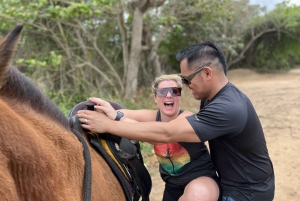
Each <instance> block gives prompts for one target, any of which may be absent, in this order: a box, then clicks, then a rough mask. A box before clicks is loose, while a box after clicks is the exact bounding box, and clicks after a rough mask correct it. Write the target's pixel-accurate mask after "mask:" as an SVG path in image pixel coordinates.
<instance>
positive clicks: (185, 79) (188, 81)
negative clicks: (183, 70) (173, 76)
mask: <svg viewBox="0 0 300 201" xmlns="http://www.w3.org/2000/svg"><path fill="white" fill-rule="evenodd" d="M210 64H211V62H208V63H206V64H204V65H203V66H201V67H200V68H198V69H197V70H195V72H193V73H192V74H190V75H188V76H183V75H179V76H180V78H181V80H182V83H183V84H185V85H190V84H191V80H192V79H193V78H194V77H195V76H196V75H197V74H198V73H199V72H200V71H202V70H203V69H204V67H205V66H209V65H210Z"/></svg>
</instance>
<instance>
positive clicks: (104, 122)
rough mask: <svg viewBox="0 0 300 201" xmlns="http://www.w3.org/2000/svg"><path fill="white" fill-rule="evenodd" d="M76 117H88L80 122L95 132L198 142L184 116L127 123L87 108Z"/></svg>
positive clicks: (145, 139) (133, 137) (157, 140)
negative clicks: (157, 120)
mask: <svg viewBox="0 0 300 201" xmlns="http://www.w3.org/2000/svg"><path fill="white" fill-rule="evenodd" d="M77 117H78V118H79V120H80V121H81V122H84V121H85V119H88V124H82V127H83V128H85V129H88V130H91V131H94V132H97V133H111V134H114V135H118V136H121V137H125V138H128V139H133V140H138V141H144V142H152V143H169V142H200V139H199V137H198V136H197V134H196V133H195V131H194V129H193V128H192V126H191V125H190V124H189V122H188V121H187V119H186V118H177V119H175V120H173V121H170V122H167V123H165V122H137V123H127V122H122V121H113V120H111V119H109V118H108V117H107V116H106V115H105V114H103V113H100V112H96V111H89V110H80V111H78V113H77Z"/></svg>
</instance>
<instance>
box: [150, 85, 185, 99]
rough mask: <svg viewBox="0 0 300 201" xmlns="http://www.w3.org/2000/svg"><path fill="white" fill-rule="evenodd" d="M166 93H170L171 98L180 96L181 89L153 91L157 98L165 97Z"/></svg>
mask: <svg viewBox="0 0 300 201" xmlns="http://www.w3.org/2000/svg"><path fill="white" fill-rule="evenodd" d="M168 92H170V93H171V95H172V96H173V97H175V96H181V88H178V87H168V88H161V89H157V88H156V89H155V93H156V95H157V96H158V97H166V96H167V94H168Z"/></svg>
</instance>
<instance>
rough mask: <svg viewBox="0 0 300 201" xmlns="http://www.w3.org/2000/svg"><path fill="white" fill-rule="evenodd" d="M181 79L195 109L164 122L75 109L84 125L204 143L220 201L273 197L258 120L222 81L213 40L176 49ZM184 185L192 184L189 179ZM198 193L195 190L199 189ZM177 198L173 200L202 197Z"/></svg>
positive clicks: (150, 138)
mask: <svg viewBox="0 0 300 201" xmlns="http://www.w3.org/2000/svg"><path fill="white" fill-rule="evenodd" d="M177 59H178V60H179V61H180V69H181V74H182V75H181V78H182V81H183V83H184V84H185V85H187V86H188V87H189V88H190V89H191V91H192V94H193V96H194V98H195V99H197V100H201V106H200V111H199V112H198V113H197V114H195V115H192V116H189V117H186V118H182V119H175V120H173V121H170V122H168V123H160V122H146V123H135V124H134V125H133V124H129V123H124V122H120V121H112V120H110V119H109V118H107V117H106V116H105V115H104V114H103V112H104V113H105V108H104V106H101V104H100V101H98V99H96V98H91V99H90V100H91V101H93V102H95V103H97V104H99V105H98V106H96V107H95V108H97V111H101V112H95V111H79V113H78V115H77V116H78V117H79V120H80V121H81V122H82V123H84V122H85V119H88V122H89V124H88V125H86V124H83V125H82V126H83V127H84V128H86V129H89V130H92V131H95V132H98V133H106V132H108V133H112V134H115V135H118V136H121V137H126V138H129V139H135V140H139V141H146V142H147V141H148V142H149V141H150V142H156V143H169V142H199V141H201V142H205V141H208V142H209V145H210V153H211V157H212V161H213V163H214V166H215V168H216V169H217V173H218V175H219V178H220V185H221V189H222V194H223V200H224V201H232V200H233V201H244V200H245V201H248V200H254V201H271V200H273V198H274V190H275V185H274V171H273V166H272V162H271V159H270V157H269V154H268V150H267V146H266V141H265V137H264V133H263V130H262V127H261V123H260V121H259V119H258V116H257V114H256V112H255V109H254V107H253V106H252V104H251V102H250V100H249V99H248V97H247V96H246V95H245V94H243V93H242V92H241V91H240V90H239V89H237V88H236V87H235V86H234V85H233V84H231V83H230V82H228V79H227V76H226V59H225V56H224V54H223V52H222V50H221V48H220V47H219V45H218V44H217V43H215V42H212V41H204V42H201V43H198V44H196V45H192V46H189V47H188V48H186V49H185V50H183V51H182V52H179V53H178V54H177ZM189 185H190V186H189V187H188V188H186V190H187V191H188V190H192V189H193V183H192V182H191V183H190V184H189ZM199 195H200V193H199ZM199 195H197V194H195V195H194V197H181V198H180V199H179V200H180V201H181V200H185V201H186V200H205V198H200V197H199Z"/></svg>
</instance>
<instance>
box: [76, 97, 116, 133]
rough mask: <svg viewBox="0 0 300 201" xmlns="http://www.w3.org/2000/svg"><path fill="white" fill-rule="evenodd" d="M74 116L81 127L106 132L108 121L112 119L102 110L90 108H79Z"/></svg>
mask: <svg viewBox="0 0 300 201" xmlns="http://www.w3.org/2000/svg"><path fill="white" fill-rule="evenodd" d="M108 104H109V103H108ZM76 116H77V117H78V119H79V121H80V122H81V126H82V127H83V128H85V129H87V130H90V131H92V132H96V133H108V128H109V123H110V122H111V121H113V120H111V119H110V118H108V117H107V116H106V115H105V114H104V113H103V112H98V111H91V110H79V111H78V112H77V115H76Z"/></svg>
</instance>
